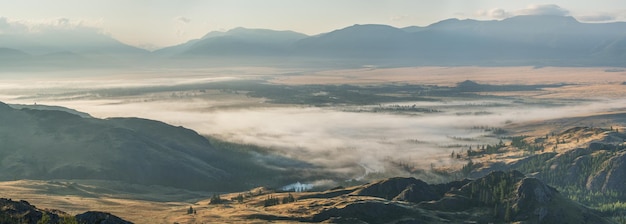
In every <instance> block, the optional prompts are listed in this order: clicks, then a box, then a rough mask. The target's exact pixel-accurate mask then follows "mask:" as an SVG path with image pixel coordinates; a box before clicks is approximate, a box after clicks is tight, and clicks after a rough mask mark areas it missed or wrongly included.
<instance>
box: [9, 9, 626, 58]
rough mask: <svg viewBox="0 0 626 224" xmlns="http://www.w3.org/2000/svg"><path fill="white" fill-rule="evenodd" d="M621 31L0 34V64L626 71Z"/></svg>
mask: <svg viewBox="0 0 626 224" xmlns="http://www.w3.org/2000/svg"><path fill="white" fill-rule="evenodd" d="M625 30H626V22H614V23H580V22H578V21H577V20H576V19H574V18H573V17H563V16H546V15H527V16H516V17H512V18H508V19H504V20H499V21H496V20H492V21H477V20H470V19H467V20H458V19H448V20H443V21H440V22H437V23H434V24H431V25H429V26H426V27H417V26H411V27H405V28H396V27H392V26H387V25H354V26H350V27H346V28H343V29H339V30H335V31H332V32H328V33H322V34H319V35H315V36H307V35H304V34H301V33H296V32H292V31H274V30H266V29H246V28H236V29H232V30H229V31H227V32H210V33H208V34H207V35H205V36H204V37H202V38H200V39H195V40H190V41H188V42H187V43H184V44H180V45H176V46H171V47H166V48H162V49H159V50H156V51H154V52H148V51H145V50H142V49H138V48H136V47H132V46H128V45H126V44H123V43H121V42H119V41H116V40H114V39H112V38H111V37H108V36H106V35H104V34H85V33H79V34H74V33H71V32H69V31H67V32H63V33H55V34H54V35H52V34H51V35H43V34H42V35H31V36H28V37H25V38H23V37H19V36H9V35H0V58H3V59H6V60H3V61H4V62H0V63H2V64H9V65H17V64H20V63H21V62H29V63H30V64H33V63H34V64H43V65H47V64H46V63H52V64H54V63H57V61H55V60H59V61H65V62H70V64H76V63H75V62H76V61H82V62H90V63H91V64H90V63H87V64H88V65H101V66H106V65H110V64H120V63H121V64H124V63H126V64H141V63H144V64H146V63H147V65H155V63H153V62H155V61H157V62H159V63H158V64H159V65H167V63H163V62H168V61H170V62H171V61H177V62H179V61H181V60H188V61H194V62H198V63H199V64H200V65H202V64H204V63H206V62H211V61H220V62H224V61H227V62H229V63H230V64H237V63H238V62H240V61H243V60H244V59H245V60H247V61H253V62H254V61H258V63H264V62H268V61H278V62H283V61H285V60H287V61H290V62H294V61H307V60H315V61H332V62H335V63H336V62H337V61H343V62H346V61H347V62H351V63H348V64H356V65H359V64H361V65H362V64H373V65H378V66H418V65H445V66H455V65H480V66H514V65H533V66H625V64H624V61H626V31H625ZM68 40H69V41H68ZM29 60H30V61H29ZM110 61H113V62H114V63H110ZM26 64H28V63H26ZM84 65H85V63H83V66H84Z"/></svg>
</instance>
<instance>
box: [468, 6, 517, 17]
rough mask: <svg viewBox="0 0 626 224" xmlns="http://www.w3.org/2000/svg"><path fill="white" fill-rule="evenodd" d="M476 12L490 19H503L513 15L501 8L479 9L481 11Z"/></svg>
mask: <svg viewBox="0 0 626 224" xmlns="http://www.w3.org/2000/svg"><path fill="white" fill-rule="evenodd" d="M476 14H477V15H478V16H480V17H488V18H492V19H505V18H508V17H511V16H513V14H512V13H511V12H507V11H506V10H504V9H501V8H493V9H490V10H481V11H478V13H476Z"/></svg>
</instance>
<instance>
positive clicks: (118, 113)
mask: <svg viewBox="0 0 626 224" xmlns="http://www.w3.org/2000/svg"><path fill="white" fill-rule="evenodd" d="M214 79H216V80H219V78H218V77H214ZM137 81H138V82H140V81H139V80H137ZM165 81H166V80H159V81H155V80H151V81H146V82H147V83H143V85H151V84H154V83H155V82H156V83H161V82H165ZM188 81H189V80H188ZM197 81H198V80H195V82H197ZM205 81H206V80H205ZM112 82H113V83H112ZM114 82H115V81H110V82H106V83H101V84H95V83H92V84H94V86H93V87H94V88H96V87H99V88H104V87H109V86H115V83H114ZM119 82H120V84H119V85H128V84H126V82H127V80H126V81H125V80H119ZM169 82H174V80H170V81H169ZM177 82H182V81H180V80H178V81H177ZM183 83H184V82H183ZM139 84H141V83H135V84H134V85H138V86H141V85H139ZM50 85H55V84H54V83H45V84H42V86H47V88H48V89H50V88H51V86H50ZM56 85H59V86H66V85H68V84H67V83H65V84H62V83H58V84H56ZM81 85H82V86H84V85H85V84H81ZM98 85H102V86H98ZM4 86H5V87H7V88H8V87H11V86H10V85H8V84H7V85H4ZM17 86H20V85H19V84H18V85H17ZM52 89H53V88H52ZM17 90H19V91H16V92H14V94H18V95H34V96H35V97H34V98H33V97H31V98H18V100H12V101H9V103H27V104H30V103H32V102H33V101H36V102H40V103H45V104H51V105H61V106H66V107H70V108H74V109H77V110H80V111H84V112H87V113H90V114H92V115H94V116H96V117H101V118H104V117H129V116H136V117H143V118H149V119H155V120H160V121H165V122H167V123H169V124H172V125H181V126H184V127H187V128H191V129H194V130H196V131H197V132H199V133H201V134H206V135H212V136H217V137H219V138H222V139H225V140H229V141H233V142H238V143H245V144H255V145H261V146H265V147H268V148H271V149H272V151H274V152H275V153H278V154H280V155H282V156H285V157H289V158H294V159H298V160H302V161H306V162H309V163H311V164H314V165H317V166H319V167H322V168H323V169H325V171H330V172H334V173H339V174H342V175H344V176H347V177H350V178H355V179H358V178H360V177H362V176H363V175H365V174H368V173H386V174H388V175H399V174H398V173H397V172H398V170H390V168H389V164H390V162H401V163H406V164H410V165H412V166H417V167H421V168H428V167H430V166H431V165H435V166H440V165H444V164H445V165H448V164H451V163H463V162H464V161H456V160H450V159H449V158H448V155H449V154H450V152H451V151H456V152H459V151H462V150H465V149H467V148H466V147H467V146H468V145H474V146H475V145H478V144H481V145H482V144H493V143H496V142H497V141H498V139H494V138H490V137H485V135H487V134H489V133H488V132H485V131H484V130H483V128H475V127H502V126H504V125H505V124H507V123H522V122H528V121H539V120H546V119H554V118H561V117H571V116H579V115H585V114H589V113H594V112H600V111H610V110H611V107H623V105H626V100H624V99H621V100H611V101H607V100H598V101H597V102H586V103H577V104H574V103H570V104H563V105H540V104H531V105H528V104H523V103H519V102H514V101H511V100H489V101H485V100H478V99H477V100H469V101H442V102H407V103H406V105H413V104H414V105H416V106H417V107H424V108H432V109H436V110H439V111H442V112H441V113H426V114H420V115H406V114H394V113H372V112H352V111H359V109H363V110H364V111H367V109H368V108H367V107H368V106H363V107H357V108H347V107H327V108H318V107H304V106H302V107H301V106H278V105H266V106H261V107H259V106H258V105H263V104H255V105H257V106H240V105H245V104H254V103H255V102H256V101H259V100H260V99H254V98H246V97H245V96H241V97H240V98H224V99H216V97H217V96H216V95H210V94H209V95H202V94H204V93H202V92H198V91H195V92H194V91H181V92H165V93H159V94H156V93H150V94H140V95H132V96H124V95H121V96H114V95H111V96H103V95H98V94H96V92H94V93H90V92H88V91H87V92H81V93H80V94H77V95H75V96H73V95H71V94H69V95H67V94H56V95H48V96H46V95H39V94H37V93H33V92H30V93H29V92H28V91H32V90H28V89H17ZM55 92H62V91H61V90H55ZM2 94H4V95H2ZM10 94H11V93H10V92H5V93H3V92H0V96H2V97H3V98H8V97H10ZM194 94H199V95H194ZM18 95H15V96H16V97H17V96H18ZM19 99H22V101H21V102H20V100H19ZM376 106H378V105H376ZM376 106H369V107H376ZM382 106H384V105H382ZM216 108H217V109H216ZM394 172H396V173H394Z"/></svg>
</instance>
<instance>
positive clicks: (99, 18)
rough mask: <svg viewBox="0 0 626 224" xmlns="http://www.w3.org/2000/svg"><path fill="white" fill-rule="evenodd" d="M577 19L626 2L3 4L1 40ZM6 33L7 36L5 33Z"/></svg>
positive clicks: (615, 14)
mask: <svg viewBox="0 0 626 224" xmlns="http://www.w3.org/2000/svg"><path fill="white" fill-rule="evenodd" d="M522 14H562V15H571V16H574V17H576V18H577V19H579V20H581V21H586V22H609V21H626V1H624V0H599V1H573V0H569V1H565V0H562V1H558V0H553V1H527V0H515V1H512V0H511V1H504V0H385V1H383V0H89V1H85V0H20V1H12V0H0V32H4V33H7V32H8V31H6V30H7V29H12V28H16V27H28V29H27V30H29V32H33V31H36V30H37V28H41V27H55V26H57V27H65V28H68V27H92V28H96V29H98V30H100V31H101V32H104V33H107V34H109V35H111V36H113V37H114V38H116V39H119V40H121V41H122V42H125V43H128V44H132V45H135V46H141V47H145V48H153V47H157V46H158V47H162V46H169V45H174V44H178V43H182V42H186V41H187V40H190V39H194V38H199V37H201V36H203V35H204V34H206V33H207V32H210V31H215V30H218V31H224V30H228V29H232V28H235V27H248V28H268V29H275V30H294V31H297V32H301V33H305V34H310V35H313V34H319V33H322V32H328V31H332V30H335V29H340V28H343V27H346V26H350V25H353V24H369V23H375V24H389V25H392V26H396V27H405V26H411V25H418V26H425V25H428V24H431V23H434V22H437V21H440V20H443V19H448V18H459V19H466V18H470V19H479V20H491V19H503V18H507V17H511V16H515V15H522ZM3 29H4V30H3Z"/></svg>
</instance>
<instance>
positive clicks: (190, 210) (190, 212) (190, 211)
mask: <svg viewBox="0 0 626 224" xmlns="http://www.w3.org/2000/svg"><path fill="white" fill-rule="evenodd" d="M193 213H194V210H193V207H191V206H189V209H187V214H188V215H190V214H193Z"/></svg>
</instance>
